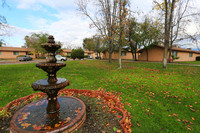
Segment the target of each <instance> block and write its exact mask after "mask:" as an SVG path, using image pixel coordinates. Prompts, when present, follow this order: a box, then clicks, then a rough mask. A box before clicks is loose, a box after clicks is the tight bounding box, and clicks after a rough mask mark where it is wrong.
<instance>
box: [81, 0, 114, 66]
mask: <svg viewBox="0 0 200 133" xmlns="http://www.w3.org/2000/svg"><path fill="white" fill-rule="evenodd" d="M91 2H94V3H92V5H93V6H95V8H96V9H95V10H96V12H95V11H94V9H93V10H92V12H93V13H92V14H91V12H89V9H88V6H89V4H91ZM117 2H118V1H117V0H96V1H95V0H93V1H92V0H91V1H90V3H89V1H88V0H79V1H78V3H77V5H78V9H79V11H80V12H81V13H82V14H83V15H85V16H87V17H88V18H89V19H90V20H91V21H92V24H93V26H95V27H96V28H97V30H98V31H99V32H100V34H101V36H102V37H103V39H104V42H106V44H107V47H108V52H109V63H111V55H112V53H113V50H114V43H115V38H116V23H117V9H118V4H117Z"/></svg>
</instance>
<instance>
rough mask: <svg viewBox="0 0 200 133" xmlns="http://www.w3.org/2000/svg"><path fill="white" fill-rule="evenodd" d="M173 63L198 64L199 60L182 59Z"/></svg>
mask: <svg viewBox="0 0 200 133" xmlns="http://www.w3.org/2000/svg"><path fill="white" fill-rule="evenodd" d="M174 63H182V64H199V65H200V61H182V62H174Z"/></svg>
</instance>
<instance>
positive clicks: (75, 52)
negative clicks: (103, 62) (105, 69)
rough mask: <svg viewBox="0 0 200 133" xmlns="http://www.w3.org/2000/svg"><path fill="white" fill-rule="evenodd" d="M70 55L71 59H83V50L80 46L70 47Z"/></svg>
mask: <svg viewBox="0 0 200 133" xmlns="http://www.w3.org/2000/svg"><path fill="white" fill-rule="evenodd" d="M71 57H72V59H74V60H75V59H76V58H78V59H83V58H84V51H83V49H82V48H78V49H72V53H71Z"/></svg>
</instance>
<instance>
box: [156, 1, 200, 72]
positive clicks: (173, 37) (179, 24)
mask: <svg viewBox="0 0 200 133" xmlns="http://www.w3.org/2000/svg"><path fill="white" fill-rule="evenodd" d="M191 1H192V0H178V1H177V0H163V2H161V3H159V2H157V1H156V0H154V3H155V4H156V6H157V7H158V8H157V9H159V11H160V12H162V13H161V16H164V21H165V24H164V27H165V30H164V46H165V50H164V56H163V68H166V67H167V54H168V49H169V56H168V58H169V59H170V58H171V52H172V50H171V49H172V46H173V44H174V43H177V42H179V41H182V40H185V39H188V38H190V40H193V41H194V38H195V36H196V35H195V34H194V35H188V34H187V31H186V30H187V29H186V27H187V26H188V25H189V23H190V22H191V19H192V17H196V16H199V15H200V13H198V12H193V11H192V8H193V7H190V6H189V3H190V2H191ZM169 61H170V60H169Z"/></svg>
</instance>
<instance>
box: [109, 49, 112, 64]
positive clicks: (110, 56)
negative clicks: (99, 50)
mask: <svg viewBox="0 0 200 133" xmlns="http://www.w3.org/2000/svg"><path fill="white" fill-rule="evenodd" d="M111 58H112V52H110V51H109V63H111V60H112V59H111Z"/></svg>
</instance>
